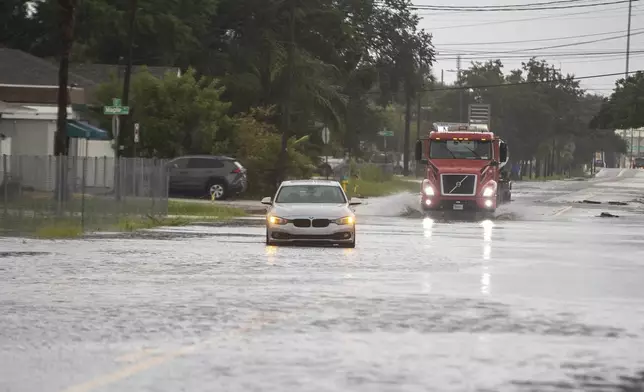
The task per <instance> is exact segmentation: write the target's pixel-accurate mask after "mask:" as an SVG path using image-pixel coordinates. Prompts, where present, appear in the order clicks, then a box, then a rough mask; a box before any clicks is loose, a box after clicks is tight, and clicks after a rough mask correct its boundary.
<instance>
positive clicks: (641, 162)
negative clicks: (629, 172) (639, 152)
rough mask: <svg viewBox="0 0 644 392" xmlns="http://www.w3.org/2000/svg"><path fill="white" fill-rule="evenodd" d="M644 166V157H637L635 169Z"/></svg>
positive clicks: (634, 164)
mask: <svg viewBox="0 0 644 392" xmlns="http://www.w3.org/2000/svg"><path fill="white" fill-rule="evenodd" d="M643 168H644V158H635V162H634V163H633V169H643Z"/></svg>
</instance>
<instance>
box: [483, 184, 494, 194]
mask: <svg viewBox="0 0 644 392" xmlns="http://www.w3.org/2000/svg"><path fill="white" fill-rule="evenodd" d="M492 196H494V188H492V187H491V186H489V187H487V188H485V189H484V190H483V197H492Z"/></svg>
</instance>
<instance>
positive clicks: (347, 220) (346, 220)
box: [335, 216, 356, 225]
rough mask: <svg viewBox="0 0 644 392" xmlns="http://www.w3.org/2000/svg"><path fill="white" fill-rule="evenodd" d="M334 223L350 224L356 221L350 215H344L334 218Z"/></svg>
mask: <svg viewBox="0 0 644 392" xmlns="http://www.w3.org/2000/svg"><path fill="white" fill-rule="evenodd" d="M335 223H336V224H338V225H352V224H354V223H356V220H355V218H354V217H352V216H345V217H344V218H340V219H336V220H335Z"/></svg>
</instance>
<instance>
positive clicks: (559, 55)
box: [436, 50, 644, 61]
mask: <svg viewBox="0 0 644 392" xmlns="http://www.w3.org/2000/svg"><path fill="white" fill-rule="evenodd" d="M633 53H644V50H637V51H633V50H631V54H633ZM461 55H462V54H461ZM625 55H626V52H625V51H614V52H576V53H575V52H572V53H571V52H569V53H534V54H516V55H503V56H498V55H496V54H494V53H488V54H485V53H480V54H476V55H472V56H467V58H466V59H467V60H488V59H495V60H496V59H499V60H500V59H522V58H523V59H526V58H532V57H536V58H577V57H583V58H587V57H593V56H601V57H606V56H625ZM436 57H437V60H441V61H442V60H454V59H456V55H455V54H452V53H450V54H447V55H445V56H441V55H440V54H437V55H436Z"/></svg>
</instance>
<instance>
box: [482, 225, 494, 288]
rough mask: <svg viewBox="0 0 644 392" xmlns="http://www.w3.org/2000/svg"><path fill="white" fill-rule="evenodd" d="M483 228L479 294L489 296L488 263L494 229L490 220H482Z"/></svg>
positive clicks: (490, 276) (490, 277) (489, 278)
mask: <svg viewBox="0 0 644 392" xmlns="http://www.w3.org/2000/svg"><path fill="white" fill-rule="evenodd" d="M481 227H483V268H482V272H481V294H483V295H489V294H490V289H491V280H492V275H491V274H490V266H489V265H488V262H489V260H490V258H491V256H492V230H493V229H494V222H492V221H491V220H484V221H483V222H481Z"/></svg>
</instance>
